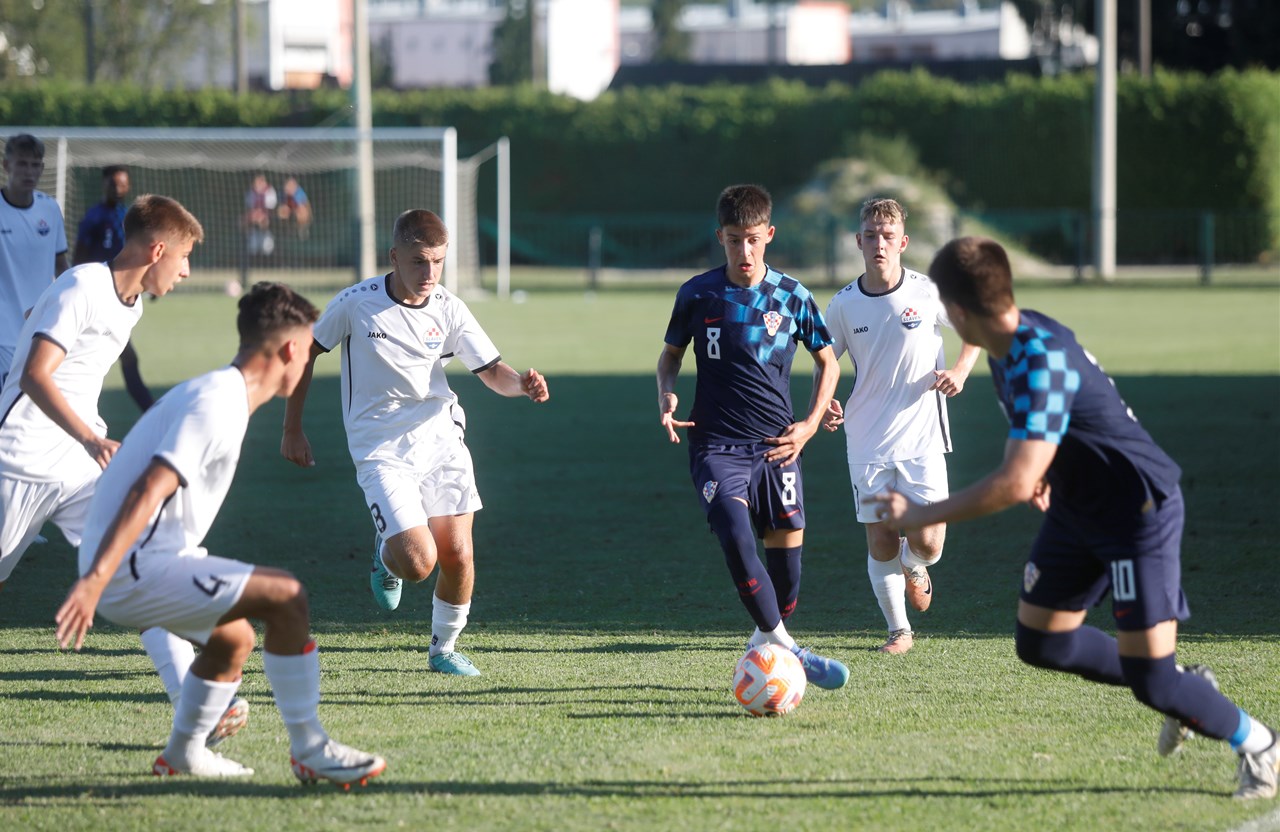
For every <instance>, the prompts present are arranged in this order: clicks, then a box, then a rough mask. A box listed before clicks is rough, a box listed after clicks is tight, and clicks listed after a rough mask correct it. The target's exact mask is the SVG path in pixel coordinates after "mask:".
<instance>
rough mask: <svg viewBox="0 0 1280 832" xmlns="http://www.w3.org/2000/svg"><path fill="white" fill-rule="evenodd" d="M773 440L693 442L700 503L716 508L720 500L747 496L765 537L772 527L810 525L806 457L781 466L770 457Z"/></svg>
mask: <svg viewBox="0 0 1280 832" xmlns="http://www.w3.org/2000/svg"><path fill="white" fill-rule="evenodd" d="M773 447H774V446H773V445H766V444H764V443H763V442H757V443H755V444H751V445H698V444H693V443H691V444H690V445H689V472H690V473H691V474H692V475H693V487H694V488H696V489H697V490H698V502H699V503H700V504H701V505H702V510H703V511H704V512H710V511H711V507H712V506H714V505H715V504H716V501H717V500H731V499H733V498H735V497H737V498H740V499H742V500H745V501H746V503H747V508H748V510H749V511H750V512H751V520H752V522H753V523H754V524H755V527H756V535H758V536H760V537H764V533H765V532H766V531H767V530H769V529H803V528H804V477H803V476H801V473H800V460H799V459H797V460H796V461H795V462H792V463H791V464H790V465H782V466H779V465H778V464H777V463H774V462H765V459H764V455H765V454H766V453H768V452H769V451H770V450H772V449H773Z"/></svg>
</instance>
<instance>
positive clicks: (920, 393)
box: [826, 269, 951, 463]
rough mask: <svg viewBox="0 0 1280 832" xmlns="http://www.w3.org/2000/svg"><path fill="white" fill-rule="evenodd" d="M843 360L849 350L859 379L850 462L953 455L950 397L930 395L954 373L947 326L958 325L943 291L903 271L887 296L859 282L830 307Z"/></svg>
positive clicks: (850, 417)
mask: <svg viewBox="0 0 1280 832" xmlns="http://www.w3.org/2000/svg"><path fill="white" fill-rule="evenodd" d="M826 319H827V328H828V329H829V330H830V331H831V337H832V339H833V342H834V343H833V347H834V349H835V353H836V358H839V357H840V356H841V355H843V354H845V353H846V352H847V353H848V354H849V357H850V359H851V360H852V361H853V369H854V372H855V374H856V377H855V378H854V382H853V392H852V393H850V395H849V400H848V401H847V402H846V403H845V406H844V413H845V424H844V433H845V444H846V446H847V448H848V453H849V462H850V463H870V462H896V461H901V460H907V459H916V458H918V457H922V456H927V455H929V454H941V453H947V452H949V451H950V450H951V431H950V427H949V425H948V423H947V398H946V396H944V395H943V394H942V393H940V392H938V391H937V390H930V389H929V388H930V387H931V386H933V383H934V381H935V376H934V374H933V371H934V370H945V369H946V368H947V364H946V356H945V355H944V353H943V343H942V327H944V326H947V327H950V326H951V321H950V320H948V318H947V313H946V311H945V310H944V309H943V306H942V301H941V300H939V298H938V290H937V287H936V286H934V284H933V281H931V280H930V279H929V278H928V277H927V276H925V275H923V274H920V273H919V272H915V271H912V270H910V269H903V275H902V280H900V281H899V282H898V285H897V286H895V287H894V288H893V289H891V290H889V291H888V292H885V293H884V294H879V295H873V294H869V293H867V292H866V291H864V290H863V288H862V281H861V279H859V280H855V281H854V282H853V283H850V284H849V285H848V286H846V287H844V288H843V289H841V290H840V291H839V292H837V293H836V296H835V297H833V298H832V299H831V303H830V304H829V305H828V306H827V315H826Z"/></svg>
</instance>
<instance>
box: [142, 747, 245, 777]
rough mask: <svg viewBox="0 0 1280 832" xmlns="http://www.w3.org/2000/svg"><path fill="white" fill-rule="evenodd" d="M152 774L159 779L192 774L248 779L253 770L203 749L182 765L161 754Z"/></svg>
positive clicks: (152, 766) (153, 765)
mask: <svg viewBox="0 0 1280 832" xmlns="http://www.w3.org/2000/svg"><path fill="white" fill-rule="evenodd" d="M151 773H152V774H154V775H156V776H157V777H168V776H170V775H173V774H190V775H192V776H193V777H248V776H249V775H251V774H253V769H251V768H249V767H248V766H242V765H240V764H239V763H237V762H236V761H235V760H229V759H227V758H226V757H224V756H222V755H221V754H218V753H216V752H213V751H210V750H209V749H207V748H202V749H200V753H198V754H197V755H196V756H195V757H194V758H193V759H191V760H187V761H185V762H184V763H183V764H181V765H174V764H171V763H170V762H169V761H168V760H166V759H165V757H164V755H163V754H161V755H160V756H159V757H156V761H155V762H154V763H152V764H151Z"/></svg>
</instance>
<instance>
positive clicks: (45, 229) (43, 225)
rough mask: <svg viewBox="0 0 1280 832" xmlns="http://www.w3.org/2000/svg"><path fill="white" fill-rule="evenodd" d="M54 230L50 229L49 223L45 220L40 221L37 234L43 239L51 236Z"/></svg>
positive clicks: (37, 225)
mask: <svg viewBox="0 0 1280 832" xmlns="http://www.w3.org/2000/svg"><path fill="white" fill-rule="evenodd" d="M52 230H53V229H52V228H50V227H49V223H47V222H45V221H44V220H40V222H39V223H37V224H36V233H37V234H39V235H40V236H41V237H47V236H49V232H50V231H52Z"/></svg>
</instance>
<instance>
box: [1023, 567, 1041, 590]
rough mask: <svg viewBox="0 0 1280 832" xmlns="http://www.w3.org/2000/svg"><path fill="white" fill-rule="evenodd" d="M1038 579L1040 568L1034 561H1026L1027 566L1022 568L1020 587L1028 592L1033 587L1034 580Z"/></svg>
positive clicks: (1034, 584)
mask: <svg viewBox="0 0 1280 832" xmlns="http://www.w3.org/2000/svg"><path fill="white" fill-rule="evenodd" d="M1039 580H1040V568H1039V567H1038V566H1036V565H1035V564H1034V563H1028V564H1027V568H1026V569H1023V570H1022V589H1023V591H1024V592H1030V591H1031V590H1033V589H1035V586H1036V581H1039Z"/></svg>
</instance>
